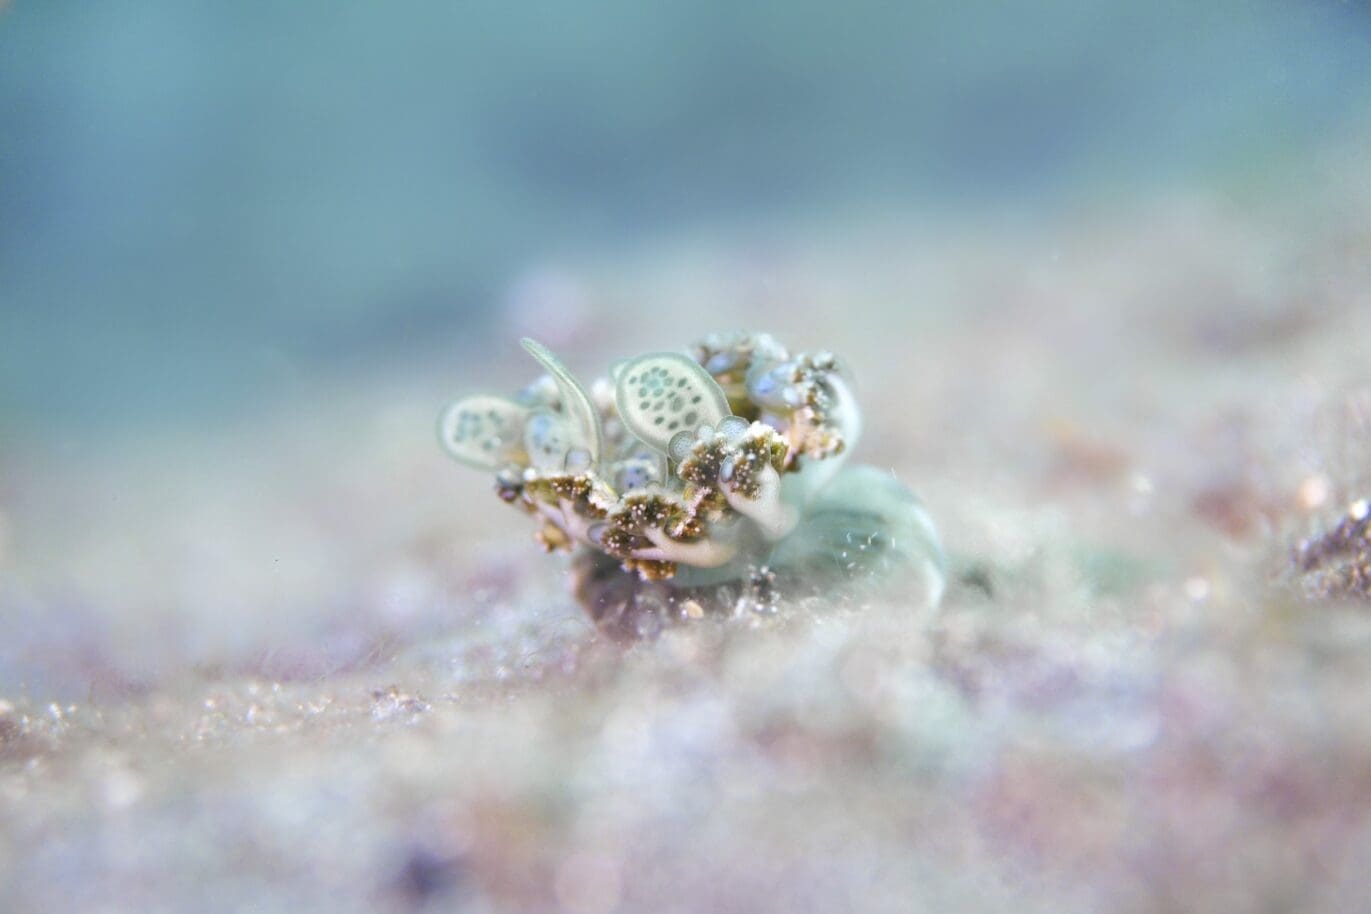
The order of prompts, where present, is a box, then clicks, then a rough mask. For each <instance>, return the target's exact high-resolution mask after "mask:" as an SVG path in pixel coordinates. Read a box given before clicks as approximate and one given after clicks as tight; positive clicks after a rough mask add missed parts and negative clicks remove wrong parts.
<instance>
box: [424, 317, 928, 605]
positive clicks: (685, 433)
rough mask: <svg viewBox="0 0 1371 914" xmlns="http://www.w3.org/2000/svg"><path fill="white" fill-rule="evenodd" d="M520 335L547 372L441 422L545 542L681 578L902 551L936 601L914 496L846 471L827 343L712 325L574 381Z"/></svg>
mask: <svg viewBox="0 0 1371 914" xmlns="http://www.w3.org/2000/svg"><path fill="white" fill-rule="evenodd" d="M523 345H524V348H525V349H527V350H528V352H529V353H530V354H531V355H532V356H533V357H534V358H535V359H536V360H537V361H538V362H539V363H540V364H541V365H542V367H543V369H544V370H545V372H546V375H545V376H544V377H543V378H541V379H539V380H538V381H536V382H535V383H533V384H532V385H530V386H529V387H527V388H525V389H524V390H523V391H522V392H521V393H519V394H517V395H516V396H514V397H502V396H498V395H493V394H476V395H472V396H467V397H464V398H462V399H460V400H458V401H456V402H455V403H453V404H452V405H451V406H449V407H448V408H447V409H446V410H444V411H443V413H442V416H441V418H440V422H439V435H440V438H441V440H442V443H443V446H444V448H445V449H446V450H447V451H448V453H449V454H451V455H452V456H453V457H454V458H456V459H457V460H459V461H461V462H463V463H466V464H469V465H471V466H474V467H477V468H478V469H482V470H486V471H488V472H493V473H494V474H495V477H496V491H497V492H498V494H499V496H500V497H501V498H502V499H503V500H505V501H506V502H508V503H510V504H513V505H517V506H518V507H520V508H521V509H522V510H524V511H525V512H527V513H528V514H529V515H531V516H532V517H534V518H535V519H536V520H537V521H538V523H539V529H538V532H537V534H536V536H537V539H538V541H539V542H540V543H541V544H542V545H543V547H544V548H545V549H547V550H549V551H551V550H554V549H565V550H576V549H580V550H586V551H589V552H592V553H598V554H600V555H601V559H600V560H597V561H600V562H601V564H603V562H604V561H607V560H612V561H614V562H617V563H618V564H619V566H620V567H621V568H622V569H623V570H624V571H625V572H628V573H630V574H633V575H636V576H638V577H639V578H640V579H641V580H643V581H660V582H665V583H666V584H668V585H670V586H672V587H682V588H688V587H697V586H701V585H704V584H709V583H717V582H725V581H730V580H747V579H750V578H752V577H754V576H755V575H756V573H757V571H758V569H765V570H766V571H767V573H768V574H771V573H774V572H780V573H784V572H786V571H787V570H788V569H791V568H793V569H795V570H799V569H801V568H803V569H806V570H809V571H815V570H822V569H824V568H832V569H834V570H837V571H840V572H842V571H848V572H854V573H855V572H860V571H869V570H873V569H876V570H879V568H878V566H879V567H880V568H888V567H890V566H891V565H896V566H898V565H907V566H910V567H915V568H916V569H917V570H919V571H920V572H921V573H922V575H923V578H924V580H925V583H926V586H927V593H926V594H925V598H926V600H929V601H931V602H932V603H936V602H937V600H938V597H939V596H940V595H941V590H942V574H943V564H944V563H943V555H942V549H941V546H940V545H939V543H938V540H937V535H936V532H935V531H934V529H933V527H932V523H931V521H930V520H929V519H928V516H927V514H926V513H925V512H924V510H923V508H922V506H921V505H920V504H919V502H918V500H917V499H915V498H914V497H913V496H912V495H910V494H909V493H908V492H907V491H906V490H904V488H903V487H902V486H900V485H899V484H898V483H897V482H895V480H894V479H893V478H892V477H890V476H888V475H885V474H879V473H876V472H875V471H873V470H870V469H869V468H863V467H857V468H855V469H850V470H843V464H844V462H845V461H846V459H847V457H848V455H849V454H850V453H851V450H852V448H853V447H854V446H855V444H856V442H857V438H858V436H859V434H860V432H861V416H860V414H859V411H858V408H857V403H856V400H855V398H854V397H853V395H852V390H851V387H850V385H849V383H848V381H847V378H846V377H845V375H844V372H843V370H842V368H841V367H840V366H839V364H838V361H837V359H836V358H835V357H834V356H833V355H832V354H831V353H828V352H817V353H809V354H800V355H793V356H792V355H791V354H790V353H789V352H788V351H787V350H786V349H785V347H783V346H782V345H781V344H780V343H779V342H777V341H776V340H775V339H774V338H772V337H771V336H769V335H767V334H730V335H714V336H710V337H708V338H706V339H705V340H703V341H701V342H700V343H698V344H696V345H695V346H694V347H693V348H692V349H691V350H690V354H689V355H685V354H681V353H672V352H663V353H651V354H648V355H644V356H639V357H637V358H634V359H629V360H627V361H624V362H620V363H618V364H616V365H615V366H613V368H612V369H611V376H610V377H609V378H607V379H604V380H601V381H598V382H596V383H595V384H594V385H592V386H591V388H590V390H589V391H587V389H586V388H585V387H583V386H582V385H581V384H580V382H578V381H577V380H576V378H575V377H574V376H573V375H572V374H571V372H570V371H568V370H567V368H566V367H565V366H564V365H563V364H562V363H561V361H560V360H559V359H558V358H557V357H556V356H554V355H553V354H552V353H551V352H549V351H548V350H547V349H546V348H544V347H543V346H541V345H540V344H538V343H536V342H534V341H533V340H527V339H526V340H524V341H523Z"/></svg>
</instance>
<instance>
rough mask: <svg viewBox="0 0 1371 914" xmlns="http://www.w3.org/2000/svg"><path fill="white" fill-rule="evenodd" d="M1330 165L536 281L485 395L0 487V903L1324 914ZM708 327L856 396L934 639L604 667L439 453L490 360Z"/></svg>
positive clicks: (1361, 897)
mask: <svg viewBox="0 0 1371 914" xmlns="http://www.w3.org/2000/svg"><path fill="white" fill-rule="evenodd" d="M1365 178H1366V174H1365V173H1364V172H1361V171H1355V170H1353V169H1352V168H1350V167H1348V166H1346V165H1345V164H1339V163H1338V162H1321V163H1320V165H1319V170H1317V171H1316V173H1315V174H1313V175H1312V176H1311V177H1310V186H1309V187H1308V188H1307V189H1300V188H1294V189H1292V190H1291V192H1290V193H1289V194H1288V195H1287V196H1284V197H1282V198H1281V199H1276V200H1273V199H1270V198H1262V199H1256V200H1253V199H1243V198H1238V199H1232V198H1230V199H1221V198H1219V197H1216V196H1210V195H1194V196H1184V195H1181V196H1177V197H1175V198H1173V199H1168V200H1163V201H1153V202H1149V203H1147V204H1145V205H1144V204H1136V205H1135V204H1129V205H1127V206H1123V207H1120V208H1119V209H1116V210H1111V211H1103V210H1096V211H1095V212H1094V213H1075V214H1073V215H1071V216H1069V217H1065V216H1064V217H1063V218H1062V219H1060V220H1058V221H1056V222H1052V223H1050V224H1046V225H1040V224H1030V223H1028V222H1026V221H1023V220H1020V221H1018V222H1014V223H1007V224H1005V225H1003V226H1002V227H1000V228H997V229H995V230H993V231H991V230H987V229H986V228H985V227H984V226H977V227H975V228H968V227H965V226H956V225H953V226H937V225H927V224H925V225H920V226H911V225H908V224H899V223H892V222H888V221H887V222H879V223H878V222H872V221H869V220H868V221H861V220H858V222H859V223H860V227H859V228H853V227H851V226H847V227H843V228H841V229H839V228H835V229H832V230H829V231H825V232H814V231H811V232H798V233H796V235H795V236H792V237H790V238H787V239H781V240H776V241H774V242H773V243H770V244H768V245H766V246H757V245H751V246H745V247H743V248H742V249H738V248H733V247H729V246H725V245H718V246H710V245H701V244H694V243H691V242H689V241H688V240H683V241H681V242H680V243H679V244H673V245H667V246H665V247H662V248H657V249H654V250H652V251H646V252H637V253H635V254H634V255H633V257H632V258H630V259H629V260H628V261H627V262H624V261H622V260H609V259H605V260H603V261H601V262H596V263H587V264H583V265H580V266H579V267H578V266H577V265H571V266H570V267H567V266H565V265H564V266H563V267H562V269H561V271H560V272H559V273H556V274H552V273H548V272H540V273H536V274H534V275H531V277H530V278H528V279H527V280H526V281H524V282H522V283H521V284H520V290H521V291H519V292H518V293H517V296H516V297H518V298H519V300H520V304H519V306H518V307H515V308H513V309H511V310H510V311H509V312H508V314H509V315H510V316H509V317H508V318H507V319H506V323H507V326H501V327H498V328H496V330H497V331H498V332H499V333H500V334H501V336H502V337H503V338H504V339H505V342H503V343H501V344H500V345H499V346H498V347H496V348H494V349H493V350H491V351H490V352H489V353H488V356H487V358H486V361H485V364H463V363H459V362H457V361H456V360H454V362H453V363H452V364H450V365H448V366H445V367H444V368H443V370H442V371H441V372H439V371H436V370H431V369H427V368H423V369H419V368H415V369H405V370H397V371H394V372H390V373H384V374H380V375H377V374H376V373H374V372H372V373H370V374H360V375H359V376H353V377H349V378H337V379H333V380H330V381H328V382H327V383H324V382H321V388H320V390H319V394H318V396H317V397H314V398H307V399H306V400H305V401H302V402H287V403H280V404H275V405H273V407H272V408H271V409H270V410H263V411H261V413H260V414H258V415H255V416H253V417H252V418H250V419H247V420H242V421H239V422H237V423H235V424H233V425H230V426H226V427H222V428H217V429H215V430H214V431H213V432H212V433H201V434H198V435H194V436H191V435H188V434H187V433H178V434H173V433H168V434H167V436H166V439H165V440H146V439H145V440H142V441H140V442H137V443H136V444H131V443H124V444H117V445H112V446H110V447H108V448H105V447H102V446H101V445H100V443H99V442H83V443H82V444H81V446H80V447H79V448H72V449H70V450H68V451H67V452H65V453H64V454H58V455H54V454H53V453H51V452H49V451H44V452H41V453H40V452H39V451H37V450H35V451H24V450H19V451H17V452H13V453H10V454H8V455H6V456H4V457H3V458H0V459H3V463H0V472H2V473H3V483H2V484H0V486H2V487H0V520H2V521H3V525H2V528H0V534H2V535H0V696H2V697H3V698H4V700H5V701H4V704H3V705H0V886H2V887H3V891H0V908H4V909H5V910H7V911H15V912H21V911H58V910H63V911H132V910H136V911H143V912H156V911H173V910H198V911H220V910H225V911H227V910H254V911H278V910H279V911H288V910H289V911H299V910H326V911H337V912H344V911H374V910H410V909H427V910H463V911H506V910H514V911H552V910H565V911H570V912H584V914H596V912H611V911H646V910H652V911H682V912H684V911H702V912H703V911H710V912H725V911H738V912H744V911H749V912H750V911H759V910H774V911H787V912H796V911H815V912H829V911H846V910H852V911H868V912H880V911H892V912H894V911H900V912H905V911H923V910H928V911H964V912H976V911H1010V910H1012V911H1016V912H1027V911H1039V910H1041V911H1053V912H1060V911H1078V910H1079V911H1087V910H1089V911H1122V912H1162V911H1176V910H1204V911H1218V910H1225V911H1229V910H1231V911H1280V910H1300V911H1357V910H1365V907H1364V905H1365V904H1366V899H1367V897H1368V894H1371V875H1368V874H1371V702H1369V701H1368V698H1367V694H1368V693H1367V689H1368V683H1371V607H1369V606H1367V605H1365V604H1357V603H1351V604H1346V605H1340V604H1336V603H1332V602H1327V601H1319V600H1315V599H1312V598H1310V597H1308V596H1307V595H1306V594H1305V592H1304V588H1303V587H1302V582H1301V581H1300V580H1299V579H1298V577H1297V576H1296V575H1295V574H1294V572H1293V571H1292V568H1291V563H1290V550H1291V548H1292V546H1293V544H1294V543H1295V542H1296V541H1297V540H1298V539H1299V538H1300V537H1301V536H1304V535H1307V534H1308V533H1309V532H1310V531H1312V530H1316V529H1319V528H1320V527H1321V526H1323V525H1326V524H1328V523H1331V522H1333V521H1334V520H1335V519H1336V518H1337V516H1338V515H1339V513H1340V512H1341V511H1342V510H1344V508H1345V506H1346V504H1347V502H1348V501H1350V500H1351V499H1353V498H1355V497H1357V496H1359V495H1362V494H1371V488H1368V487H1371V456H1368V455H1371V431H1368V430H1369V429H1371V399H1368V398H1371V393H1368V391H1371V387H1362V386H1360V385H1363V384H1371V371H1368V356H1371V183H1368V182H1366V181H1365V180H1364V179H1365ZM567 308H572V309H573V311H574V319H573V318H567V317H566V316H565V315H567V314H569V313H573V312H569V311H566V310H565V309H567ZM559 314H560V315H562V316H561V317H558V316H557V315H559ZM740 323H741V324H742V325H743V328H744V329H766V330H770V331H772V332H774V333H776V334H777V335H778V336H780V337H781V338H782V339H783V340H784V341H786V342H787V343H789V344H791V345H792V346H795V347H797V348H814V347H819V346H827V347H829V348H832V349H834V350H835V351H837V352H839V353H840V354H841V355H843V356H844V357H845V358H846V360H847V362H848V363H849V364H850V365H851V366H852V367H853V369H854V374H855V376H856V379H857V383H858V385H859V392H860V395H861V397H862V399H863V402H864V404H865V405H866V409H867V414H868V432H867V437H866V439H865V440H864V441H863V443H862V445H861V447H860V450H859V453H858V457H857V459H859V460H863V461H866V462H870V463H874V464H876V465H878V466H881V467H887V466H888V467H890V468H892V469H893V470H894V472H896V473H897V474H898V475H899V476H900V478H901V479H903V480H905V481H906V482H908V483H909V484H910V485H911V486H912V487H914V488H915V489H917V490H918V491H919V492H920V494H921V495H922V496H923V497H924V498H925V500H926V501H927V503H928V505H929V507H930V509H931V511H932V513H933V515H934V517H935V518H936V519H937V520H938V522H939V524H940V526H941V528H942V530H943V533H944V535H945V540H946V543H947V545H948V547H949V549H950V551H951V553H952V555H953V557H954V568H953V580H952V582H951V588H950V590H949V593H948V597H947V599H946V602H945V605H944V607H943V609H942V611H941V613H940V614H939V615H938V616H936V617H935V618H933V619H928V618H924V617H921V616H919V615H917V614H916V613H913V612H911V610H910V608H909V607H907V606H903V605H900V603H899V602H892V603H889V604H884V603H883V604H880V605H852V604H851V603H850V602H846V601H841V600H838V601H833V602H831V603H821V604H819V605H803V606H782V607H781V608H780V610H779V611H778V612H777V613H776V614H775V615H774V616H767V617H760V616H757V617H739V618H733V619H728V620H717V619H712V620H706V621H704V622H698V623H693V624H687V625H682V626H680V627H677V628H673V629H668V630H667V631H665V632H664V633H662V634H661V635H660V636H659V637H657V638H655V639H649V640H646V641H643V642H641V643H638V644H634V645H632V646H622V645H616V644H614V643H611V642H609V641H606V640H605V639H603V638H600V637H597V635H596V633H595V631H594V630H593V629H592V628H591V627H590V626H589V625H588V623H587V622H586V620H585V618H584V616H583V614H582V612H581V611H580V610H579V609H578V608H577V607H576V606H575V605H574V604H573V603H572V601H571V599H570V598H569V596H568V595H567V593H566V582H565V580H564V573H565V567H566V561H565V559H564V558H563V557H550V558H549V557H544V556H542V555H540V554H538V553H537V551H536V549H535V548H534V546H533V544H532V543H531V540H530V533H531V531H530V530H529V529H528V528H527V525H526V524H525V522H524V518H522V517H520V516H518V515H516V514H515V513H514V512H512V511H510V510H509V509H507V508H506V507H504V506H503V505H501V504H500V503H499V502H498V501H497V500H496V499H495V497H494V496H493V495H492V494H490V492H489V480H487V479H485V478H482V477H480V476H479V475H478V474H475V473H471V472H469V471H466V470H464V469H462V468H460V467H457V466H455V465H453V464H451V463H449V462H448V461H447V460H446V459H445V458H444V457H443V456H442V455H441V454H440V453H439V452H438V450H437V447H436V445H435V443H434V440H433V434H432V426H433V417H434V415H435V414H436V412H437V410H438V408H439V407H440V406H441V405H442V403H443V402H444V401H445V399H447V398H448V397H450V396H451V395H452V394H454V393H456V392H458V391H460V390H462V389H465V388H468V387H479V388H490V389H501V388H508V387H513V386H515V385H516V384H518V383H520V382H521V381H522V380H524V379H526V378H527V377H529V376H530V375H531V374H532V363H530V362H527V360H526V359H523V357H522V355H521V354H520V352H519V350H518V348H517V343H516V339H517V336H518V335H519V334H521V333H527V332H533V333H535V334H541V335H542V336H544V337H547V342H549V343H550V344H552V345H553V346H554V348H559V349H561V350H564V351H566V352H567V353H568V357H569V361H570V362H571V363H572V365H573V367H574V368H575V369H577V370H578V371H580V372H583V373H585V374H587V375H590V374H594V373H595V371H596V370H597V369H602V368H603V366H605V365H607V364H608V363H609V361H611V360H612V359H614V358H618V357H622V356H624V355H628V354H632V353H633V352H635V351H640V350H643V349H646V348H658V347H680V346H684V345H685V344H686V343H687V342H689V340H690V339H692V338H693V337H695V336H697V335H700V334H703V333H705V332H708V331H711V330H716V329H730V328H733V327H735V326H738V325H739V324H740Z"/></svg>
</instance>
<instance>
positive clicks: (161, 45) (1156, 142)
mask: <svg viewBox="0 0 1371 914" xmlns="http://www.w3.org/2000/svg"><path fill="white" fill-rule="evenodd" d="M1369 87H1371V10H1368V7H1367V6H1366V5H1365V4H1361V3H1351V2H1329V0H1308V2H1278V0H1213V2H1208V3H1193V2H1189V0H1156V2H1151V3H1146V4H1130V5H1119V4H1107V3H1095V2H1069V0H1050V2H1039V3H1033V4H998V3H986V2H969V3H955V4H930V3H906V4H886V3H877V2H853V3H842V4H835V3H827V2H811V0H789V2H786V3H783V4H737V3H729V2H696V3H688V4H643V3H635V2H594V3H578V4H556V3H518V4H514V3H487V2H473V3H440V2H415V3H410V4H404V5H401V6H395V5H391V4H337V3H329V2H323V0H298V2H292V3H284V4H283V3H263V2H243V3H227V4H226V3H208V2H194V0H144V2H141V3H137V4H131V3H120V2H105V0H97V2H86V3H79V4H76V3H53V2H47V3H38V2H31V0H12V2H10V3H8V4H0V434H3V435H4V438H3V439H0V440H3V441H5V442H8V444H9V445H10V446H11V447H14V446H16V445H19V444H20V443H27V444H36V443H38V442H46V444H47V445H52V446H55V447H57V448H58V449H59V450H68V451H72V450H77V451H82V450H87V449H90V448H92V446H93V442H94V441H97V440H98V441H101V442H105V443H108V442H109V441H112V440H118V439H120V438H126V437H128V436H129V435H130V434H131V433H142V432H144V431H146V430H148V429H149V428H161V427H166V426H168V425H173V426H174V425H177V424H187V425H189V426H192V427H199V426H209V427H212V426H213V425H215V424H216V423H218V422H221V421H226V420H229V419H231V418H232V417H233V416H235V415H239V414H242V413H243V412H245V411H246V412H252V411H254V410H257V409H260V408H261V407H262V406H263V405H264V404H266V403H269V402H274V401H279V400H280V399H281V398H283V397H285V398H289V397H290V396H292V395H294V394H299V393H301V392H303V391H317V390H319V389H321V386H322V387H324V388H326V387H327V385H328V384H329V383H332V382H333V381H335V380H338V379H348V380H353V381H356V380H357V379H359V378H364V377H366V376H367V374H368V373H369V372H374V371H381V372H384V371H386V370H388V369H389V368H390V367H393V366H396V365H413V364H425V363H427V364H434V365H437V364H440V363H446V364H448V365H453V366H455V365H456V364H457V360H458V359H459V358H460V357H461V354H462V352H463V351H466V352H467V353H468V354H470V353H471V352H475V351H477V350H479V349H480V348H481V347H482V346H484V345H485V344H486V343H487V342H488V341H489V340H491V339H493V338H494V337H495V336H497V335H500V334H497V333H495V332H493V329H492V328H495V327H496V324H497V323H498V319H499V312H500V309H502V308H508V307H510V306H511V303H512V302H514V303H515V304H517V299H518V298H519V295H520V290H521V289H524V288H526V286H527V285H528V284H529V283H530V282H531V283H533V284H534V285H535V286H536V285H538V284H539V283H542V284H543V285H544V286H546V285H547V284H549V283H550V284H552V285H553V286H554V287H555V285H556V283H557V277H558V274H557V272H556V269H555V266H556V265H557V264H559V263H567V262H575V261H576V260H577V259H578V258H583V257H587V256H596V257H600V258H602V259H603V258H613V257H617V256H623V257H625V258H629V257H632V256H633V254H634V252H635V251H640V250H642V249H643V248H644V247H650V246H651V245H653V244H657V243H661V242H663V241H664V240H670V239H678V238H681V237H703V238H723V239H730V238H741V239H751V238H757V237H765V236H766V234H767V233H768V232H776V231H784V230H785V229H786V227H788V226H795V225H808V226H814V225H824V224H826V223H827V222H828V221H829V220H837V221H838V224H843V220H851V219H853V218H858V219H860V218H864V215H863V214H873V213H874V214H878V215H884V214H890V213H894V214H916V215H917V216H919V217H920V218H926V219H929V220H930V221H932V222H934V223H936V221H937V220H939V219H943V218H948V219H953V218H959V219H973V220H974V219H979V218H984V219H987V220H992V219H998V218H1003V217H1004V216H1005V215H1006V214H1007V213H1017V214H1018V215H1019V217H1020V218H1023V219H1024V220H1025V221H1026V222H1029V223H1030V224H1031V220H1032V219H1034V218H1037V217H1039V216H1041V215H1043V214H1050V213H1051V212H1054V211H1056V210H1058V209H1060V208H1061V207H1063V206H1071V205H1075V204H1077V203H1079V202H1080V201H1083V200H1084V201H1092V200H1093V201H1097V202H1098V201H1101V200H1104V201H1110V200H1116V199H1120V198H1122V197H1127V196H1130V195H1133V196H1137V195H1147V194H1153V193H1158V192H1161V191H1164V190H1165V188H1167V187H1169V186H1174V185H1178V184H1182V185H1183V184H1194V183H1207V184H1211V185H1216V186H1222V187H1226V188H1232V189H1234V190H1235V191H1241V190H1242V189H1244V188H1252V187H1257V188H1264V189H1273V190H1278V191H1283V192H1289V191H1290V190H1291V189H1295V190H1296V191H1297V189H1298V187H1299V185H1300V183H1301V173H1300V169H1301V163H1302V162H1303V161H1304V160H1303V159H1302V158H1301V157H1302V156H1303V155H1305V154H1306V153H1307V152H1308V151H1309V150H1310V149H1311V148H1317V147H1323V146H1326V145H1329V144H1330V143H1336V142H1340V141H1342V142H1345V141H1347V139H1348V138H1349V137H1351V138H1355V137H1356V136H1357V135H1358V131H1360V130H1361V129H1362V127H1363V125H1364V123H1365V114H1366V112H1367V110H1368V102H1369V101H1371V94H1369V93H1368V88H1369ZM548 265H552V267H551V268H550V269H545V267H547V266H548ZM530 270H532V271H533V272H532V274H530V272H529V271H530ZM545 297H546V296H545ZM551 300H552V301H553V302H554V303H555V302H556V301H557V299H556V296H555V295H554V296H552V298H551ZM572 304H574V302H572V301H571V299H568V307H570V306H571V305H572ZM643 304H644V305H645V306H646V310H644V311H642V312H639V313H635V314H626V315H625V317H624V319H625V320H626V321H637V322H639V323H641V322H643V321H645V320H650V319H651V318H650V308H651V303H643ZM936 304H937V303H936V302H909V303H908V307H910V308H918V307H931V306H935V305H936ZM556 311H557V308H556V307H555V306H554V307H553V308H552V309H551V312H552V313H550V314H548V315H543V317H546V318H549V319H551V318H555V312H556ZM496 329H499V328H496ZM700 329H702V330H703V329H710V328H700ZM694 332H697V331H696V330H694V329H692V330H690V331H688V332H687V334H686V335H690V334H693V333H694ZM501 333H503V331H501ZM682 342H684V340H682ZM457 376H458V372H457V371H456V369H455V368H454V369H453V380H454V384H456V382H457Z"/></svg>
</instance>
